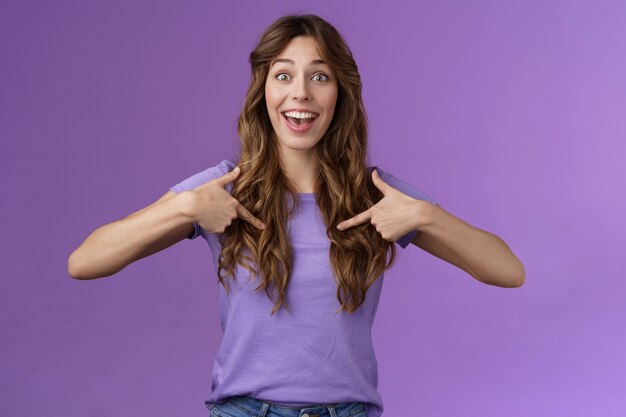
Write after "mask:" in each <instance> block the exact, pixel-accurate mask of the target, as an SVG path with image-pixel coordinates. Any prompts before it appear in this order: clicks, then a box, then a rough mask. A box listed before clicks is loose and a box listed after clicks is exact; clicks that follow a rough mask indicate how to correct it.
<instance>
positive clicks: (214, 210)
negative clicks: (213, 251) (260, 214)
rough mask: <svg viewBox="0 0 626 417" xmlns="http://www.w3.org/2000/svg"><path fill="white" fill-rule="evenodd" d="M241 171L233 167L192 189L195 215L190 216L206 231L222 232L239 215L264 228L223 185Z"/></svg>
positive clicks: (232, 179)
mask: <svg viewBox="0 0 626 417" xmlns="http://www.w3.org/2000/svg"><path fill="white" fill-rule="evenodd" d="M240 172H241V169H240V168H239V167H235V169H233V170H232V171H231V172H229V173H227V174H225V175H223V176H221V177H219V178H215V179H214V180H211V181H209V182H207V183H205V184H202V185H201V186H199V187H196V188H194V189H193V190H192V192H193V193H194V194H195V196H196V197H195V200H196V201H195V203H194V204H193V205H194V207H195V209H194V213H195V215H194V216H192V217H193V218H194V221H196V222H197V223H198V224H199V225H200V227H202V228H203V229H204V230H205V231H206V232H207V233H224V231H225V230H226V227H228V226H230V224H231V223H232V221H233V220H234V219H236V218H237V217H241V218H242V219H243V220H245V221H247V222H248V223H250V224H251V225H253V226H255V227H257V228H258V229H265V224H263V222H262V221H261V220H259V219H257V218H256V217H254V216H253V215H252V213H250V212H249V211H248V209H246V208H245V207H244V206H243V205H242V204H241V203H239V201H237V200H236V199H235V198H234V197H233V196H232V195H230V193H229V192H228V191H226V189H225V187H226V185H227V184H228V183H230V182H233V181H234V180H235V179H236V178H237V177H238V176H239V173H240Z"/></svg>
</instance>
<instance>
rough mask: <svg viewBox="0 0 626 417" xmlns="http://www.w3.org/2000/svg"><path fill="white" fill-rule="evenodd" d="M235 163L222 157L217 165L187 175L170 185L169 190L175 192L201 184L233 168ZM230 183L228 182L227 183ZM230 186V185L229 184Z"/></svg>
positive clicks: (191, 188)
mask: <svg viewBox="0 0 626 417" xmlns="http://www.w3.org/2000/svg"><path fill="white" fill-rule="evenodd" d="M235 166H236V165H235V163H234V162H232V161H229V160H228V159H224V160H223V161H222V162H220V163H219V164H217V165H214V166H210V167H208V168H206V169H204V170H202V171H199V172H196V173H194V174H192V175H190V176H189V177H187V178H185V179H183V180H181V181H180V182H178V183H177V184H175V185H173V186H172V187H170V190H172V191H174V192H175V193H179V192H182V191H186V190H193V189H194V188H197V187H199V186H201V185H202V184H204V183H207V182H209V181H212V180H214V179H215V178H219V177H221V176H223V175H225V174H227V173H229V172H230V171H232V170H233V169H235ZM229 185H230V184H229ZM231 187H232V185H231Z"/></svg>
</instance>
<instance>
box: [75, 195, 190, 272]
mask: <svg viewBox="0 0 626 417" xmlns="http://www.w3.org/2000/svg"><path fill="white" fill-rule="evenodd" d="M193 198H194V197H193V196H192V195H191V193H190V192H182V193H180V194H175V193H174V192H172V191H168V192H167V193H165V194H164V195H163V196H162V197H161V198H159V199H158V200H157V201H155V202H154V203H153V204H151V205H149V206H148V207H145V208H143V209H141V210H138V211H136V212H135V213H132V214H130V215H128V216H126V217H125V218H123V219H121V220H117V221H114V222H112V223H108V224H105V225H104V226H101V227H99V228H98V229H96V230H95V231H94V232H93V233H91V234H90V235H89V236H88V237H87V239H85V241H84V242H83V243H82V244H81V245H80V246H79V247H78V248H77V249H76V250H74V251H73V252H72V254H71V255H70V256H69V258H68V273H69V274H70V276H72V277H73V278H76V279H95V278H101V277H106V276H110V275H113V274H115V273H117V272H119V271H121V270H122V269H124V268H125V267H126V266H128V265H129V264H131V263H133V262H135V261H137V260H139V259H141V258H144V257H146V256H149V255H152V254H154V253H156V252H159V251H161V250H163V249H165V248H168V247H170V246H172V245H173V244H175V243H177V242H179V241H181V240H183V239H185V238H187V237H189V236H191V235H192V234H193V232H194V227H193V225H192V216H191V215H190V210H189V207H190V205H191V204H193V201H192V199H193Z"/></svg>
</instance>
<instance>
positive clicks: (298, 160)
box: [281, 149, 320, 193]
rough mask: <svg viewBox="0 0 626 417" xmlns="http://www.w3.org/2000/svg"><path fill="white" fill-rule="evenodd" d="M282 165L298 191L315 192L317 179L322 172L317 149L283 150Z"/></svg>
mask: <svg viewBox="0 0 626 417" xmlns="http://www.w3.org/2000/svg"><path fill="white" fill-rule="evenodd" d="M281 166H282V169H283V170H284V171H285V173H286V175H287V176H288V177H289V180H290V181H291V182H292V184H293V185H294V186H295V187H296V191H297V192H299V193H312V192H314V185H315V180H316V179H317V177H318V175H319V172H320V168H319V160H318V158H317V153H316V151H315V149H311V150H308V149H307V150H295V149H289V152H283V153H282V155H281Z"/></svg>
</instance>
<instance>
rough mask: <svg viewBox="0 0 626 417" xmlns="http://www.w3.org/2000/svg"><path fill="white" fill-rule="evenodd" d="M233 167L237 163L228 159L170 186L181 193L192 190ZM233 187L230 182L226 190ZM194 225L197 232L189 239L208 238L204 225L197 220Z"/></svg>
mask: <svg viewBox="0 0 626 417" xmlns="http://www.w3.org/2000/svg"><path fill="white" fill-rule="evenodd" d="M233 169H235V164H234V163H233V162H231V161H228V160H223V161H222V162H220V163H219V164H217V165H216V166H214V167H210V168H207V169H205V170H204V171H200V172H198V173H196V174H193V175H192V176H190V177H188V178H185V179H184V180H182V181H181V182H179V183H178V184H176V185H173V186H172V187H170V190H171V191H173V192H175V193H176V194H178V193H181V192H183V191H191V190H193V189H194V188H197V187H199V186H201V185H202V184H205V183H207V182H209V181H211V180H214V179H215V178H219V177H221V176H223V175H224V174H227V173H228V172H230V171H232V170H233ZM231 189H232V184H228V185H227V186H226V190H227V191H228V192H230V191H231ZM193 227H194V230H195V232H194V234H193V236H190V237H189V239H195V238H197V237H198V236H202V237H203V238H205V239H206V234H205V233H204V229H202V227H200V225H199V224H198V223H197V222H193Z"/></svg>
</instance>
